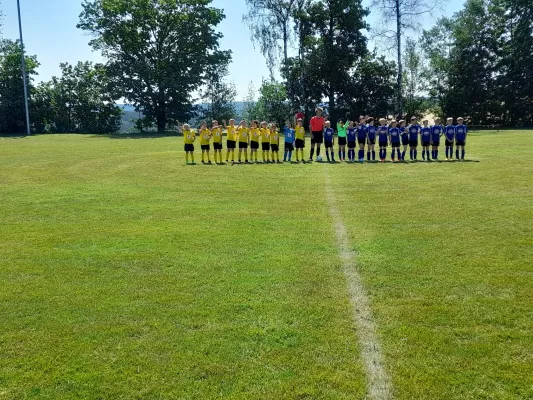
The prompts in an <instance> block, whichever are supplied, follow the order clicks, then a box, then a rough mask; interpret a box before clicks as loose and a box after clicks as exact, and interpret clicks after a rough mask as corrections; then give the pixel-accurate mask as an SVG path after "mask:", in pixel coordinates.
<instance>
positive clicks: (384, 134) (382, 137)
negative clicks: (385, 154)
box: [378, 126, 389, 142]
mask: <svg viewBox="0 0 533 400" xmlns="http://www.w3.org/2000/svg"><path fill="white" fill-rule="evenodd" d="M388 136H389V128H387V127H386V126H380V127H378V137H379V141H380V142H386V141H387V140H388Z"/></svg>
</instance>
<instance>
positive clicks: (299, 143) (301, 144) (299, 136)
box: [294, 118, 305, 163]
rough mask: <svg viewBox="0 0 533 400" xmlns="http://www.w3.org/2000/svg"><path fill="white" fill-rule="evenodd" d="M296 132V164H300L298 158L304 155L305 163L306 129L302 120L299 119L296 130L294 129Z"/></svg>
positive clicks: (303, 160)
mask: <svg viewBox="0 0 533 400" xmlns="http://www.w3.org/2000/svg"><path fill="white" fill-rule="evenodd" d="M294 130H295V132H296V135H295V136H296V142H295V144H294V147H295V148H296V162H300V158H299V157H298V154H301V155H302V158H301V160H302V162H303V163H305V159H304V148H305V128H304V125H303V120H302V119H301V118H298V120H297V125H296V128H295V129H294Z"/></svg>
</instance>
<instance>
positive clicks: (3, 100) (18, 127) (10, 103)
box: [0, 39, 39, 133]
mask: <svg viewBox="0 0 533 400" xmlns="http://www.w3.org/2000/svg"><path fill="white" fill-rule="evenodd" d="M21 58H22V53H21V49H20V42H19V41H12V40H7V39H3V40H0V115H1V116H2V118H0V133H22V132H25V131H26V129H25V127H26V114H25V105H24V87H23V82H22V74H21V70H20V62H21ZM25 60H26V79H27V82H28V92H29V93H28V95H29V96H30V97H31V93H32V91H33V78H32V76H34V75H36V74H37V71H36V70H37V67H38V66H39V63H38V62H37V57H36V56H28V55H26V56H25Z"/></svg>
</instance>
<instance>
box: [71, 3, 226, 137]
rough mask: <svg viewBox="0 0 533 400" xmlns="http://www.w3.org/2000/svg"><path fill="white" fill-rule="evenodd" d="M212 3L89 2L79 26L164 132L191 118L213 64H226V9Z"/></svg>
mask: <svg viewBox="0 0 533 400" xmlns="http://www.w3.org/2000/svg"><path fill="white" fill-rule="evenodd" d="M210 4H211V0H84V2H83V4H82V6H83V11H82V13H81V14H80V22H79V24H78V27H79V28H81V29H83V30H85V31H88V32H90V33H91V34H92V35H93V39H92V40H91V41H90V44H91V46H92V47H93V48H94V49H96V50H100V51H101V52H102V54H103V55H104V56H105V57H106V58H107V59H108V65H107V67H108V68H109V71H110V75H111V76H112V77H113V78H114V80H115V84H116V87H117V88H118V89H119V91H120V94H121V96H122V97H124V98H125V99H127V100H128V101H129V102H130V103H131V104H133V105H135V107H136V108H137V110H138V111H142V113H143V115H144V119H145V120H146V121H147V122H155V124H156V125H157V130H158V131H159V132H161V131H164V130H165V128H166V126H167V125H168V124H169V123H171V122H173V121H176V120H183V119H188V117H189V116H190V114H191V111H192V104H191V93H192V92H194V91H195V90H197V89H198V88H199V87H200V86H201V85H202V84H203V83H204V82H205V79H206V77H207V72H208V70H209V67H210V66H212V65H220V66H223V65H226V64H227V63H228V62H229V60H230V52H228V51H227V52H222V51H220V50H219V40H220V38H221V37H222V35H221V34H220V33H217V32H215V30H214V29H215V27H216V26H217V25H218V24H219V23H220V22H221V21H222V19H223V18H224V14H223V13H222V11H221V10H219V9H217V8H214V7H210Z"/></svg>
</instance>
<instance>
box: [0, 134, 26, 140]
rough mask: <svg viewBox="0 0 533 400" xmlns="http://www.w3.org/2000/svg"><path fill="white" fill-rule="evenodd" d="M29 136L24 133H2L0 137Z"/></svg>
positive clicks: (21, 137) (23, 137)
mask: <svg viewBox="0 0 533 400" xmlns="http://www.w3.org/2000/svg"><path fill="white" fill-rule="evenodd" d="M28 137H29V136H28V135H26V134H24V133H2V134H0V139H4V138H5V139H26V138H28Z"/></svg>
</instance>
